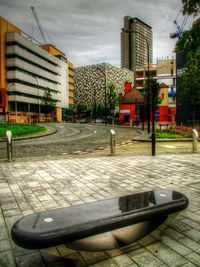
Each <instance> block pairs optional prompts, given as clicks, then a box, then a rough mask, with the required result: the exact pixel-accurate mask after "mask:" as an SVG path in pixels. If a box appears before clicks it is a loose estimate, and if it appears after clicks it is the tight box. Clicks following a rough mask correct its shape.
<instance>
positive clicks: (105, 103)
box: [97, 66, 107, 124]
mask: <svg viewBox="0 0 200 267" xmlns="http://www.w3.org/2000/svg"><path fill="white" fill-rule="evenodd" d="M97 70H99V71H100V72H101V73H103V74H104V75H105V96H104V97H105V98H104V100H105V102H104V105H105V123H106V124H107V88H106V66H105V72H103V70H102V69H101V68H99V67H97Z"/></svg>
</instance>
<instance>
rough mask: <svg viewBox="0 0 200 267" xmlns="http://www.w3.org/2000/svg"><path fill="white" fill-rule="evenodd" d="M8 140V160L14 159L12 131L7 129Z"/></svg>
mask: <svg viewBox="0 0 200 267" xmlns="http://www.w3.org/2000/svg"><path fill="white" fill-rule="evenodd" d="M6 142H7V158H8V161H12V132H11V131H9V130H8V131H6Z"/></svg>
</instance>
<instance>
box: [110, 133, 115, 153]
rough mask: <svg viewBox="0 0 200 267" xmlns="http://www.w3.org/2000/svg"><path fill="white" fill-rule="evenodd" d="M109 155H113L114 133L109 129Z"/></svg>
mask: <svg viewBox="0 0 200 267" xmlns="http://www.w3.org/2000/svg"><path fill="white" fill-rule="evenodd" d="M110 154H111V155H112V156H113V155H115V131H114V130H113V129H110Z"/></svg>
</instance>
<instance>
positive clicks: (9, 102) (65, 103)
mask: <svg viewBox="0 0 200 267" xmlns="http://www.w3.org/2000/svg"><path fill="white" fill-rule="evenodd" d="M68 72H69V68H68V64H67V59H66V57H65V54H64V53H63V52H62V51H60V50H58V49H57V48H55V47H54V46H53V45H46V44H45V45H41V44H39V43H36V42H33V40H30V36H27V35H25V34H24V33H23V31H22V30H21V29H19V28H18V27H17V26H15V25H13V24H12V23H10V22H9V21H7V20H5V19H4V18H2V17H0V96H1V97H0V119H1V121H7V122H14V123H20V122H30V121H31V116H32V115H34V116H37V120H38V121H43V120H44V119H45V115H44V113H43V106H42V99H43V95H44V91H45V90H46V89H47V88H48V89H49V90H50V92H51V95H52V98H53V99H54V100H55V101H56V107H55V112H54V119H56V120H57V121H62V109H67V108H69V74H68Z"/></svg>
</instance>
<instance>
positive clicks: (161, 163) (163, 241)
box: [0, 154, 200, 267]
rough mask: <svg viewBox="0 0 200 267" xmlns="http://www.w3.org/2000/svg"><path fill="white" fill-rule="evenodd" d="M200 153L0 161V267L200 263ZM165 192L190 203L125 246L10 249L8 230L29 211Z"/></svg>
mask: <svg viewBox="0 0 200 267" xmlns="http://www.w3.org/2000/svg"><path fill="white" fill-rule="evenodd" d="M199 167H200V155H199V154H185V155H184V154H181V155H178V154H176V155H160V156H156V157H150V156H115V157H110V156H101V157H95V158H94V157H88V158H73V159H69V158H68V159H57V160H48V159H44V160H38V161H37V160H36V161H26V162H10V163H9V162H5V163H1V164H0V267H4V266H5V267H34V266H37V267H43V266H46V267H57V266H59V267H63V266H75V267H84V266H90V267H107V266H110V267H131V266H132V267H138V266H139V267H151V266H152V267H157V266H158V267H164V266H170V267H172V266H174V267H176V266H183V267H192V266H200V172H199ZM154 188H169V189H173V190H177V191H181V192H183V193H184V194H186V195H187V196H188V198H189V201H190V203H189V206H188V208H187V209H186V210H184V211H181V212H180V213H178V214H172V215H171V216H169V218H168V220H167V221H166V222H165V223H164V224H163V225H162V226H161V227H159V229H157V230H156V231H154V232H153V233H151V234H150V235H148V236H146V237H145V238H143V239H141V240H140V241H138V242H137V243H134V244H131V245H130V246H127V247H124V248H121V249H116V250H112V251H107V252H83V251H75V250H71V249H68V248H66V247H65V246H64V245H60V246H57V247H52V248H48V249H42V250H35V251H33V250H27V249H23V248H20V247H18V246H16V245H15V244H14V243H13V242H12V240H11V238H10V229H11V227H12V225H13V223H14V222H15V221H16V220H17V219H19V218H20V217H22V216H24V215H27V214H31V213H33V212H38V211H43V210H50V209H55V208H59V207H67V206H71V205H78V204H81V203H89V202H93V201H96V200H100V199H107V198H112V197H116V196H122V195H127V194H131V193H136V192H141V191H145V190H151V189H154Z"/></svg>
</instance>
